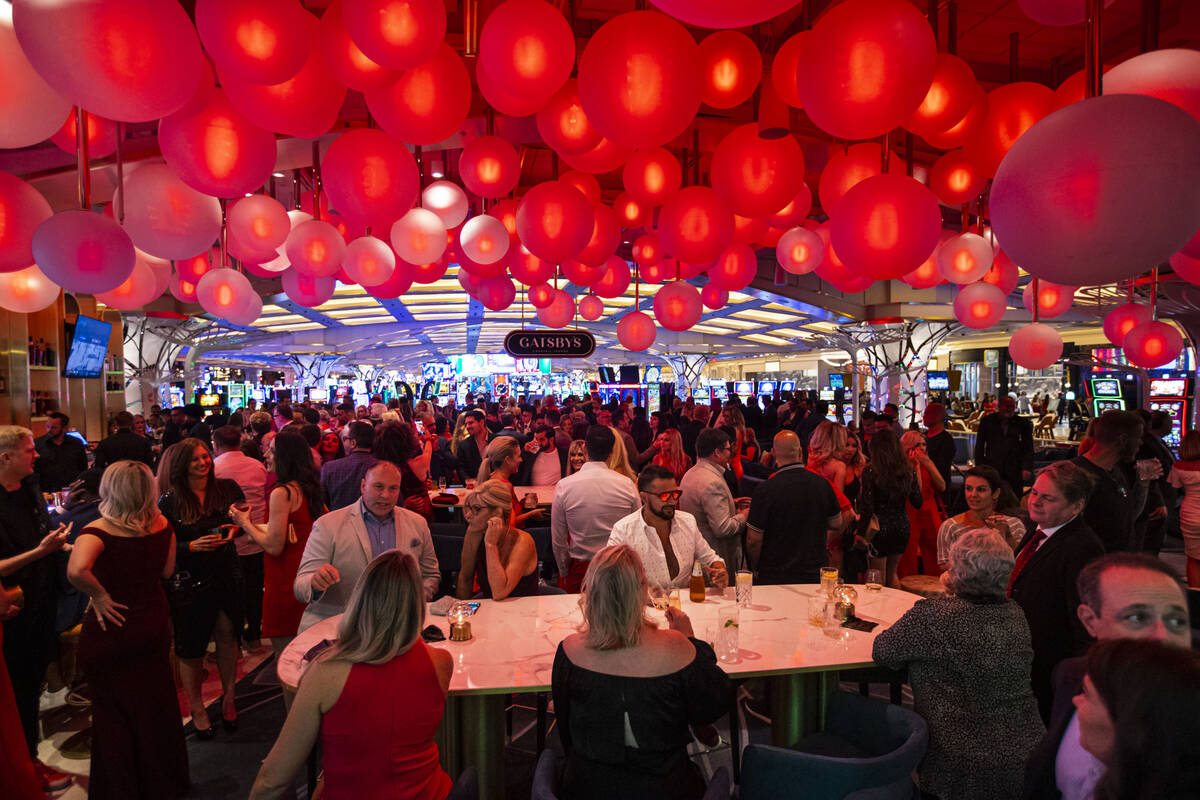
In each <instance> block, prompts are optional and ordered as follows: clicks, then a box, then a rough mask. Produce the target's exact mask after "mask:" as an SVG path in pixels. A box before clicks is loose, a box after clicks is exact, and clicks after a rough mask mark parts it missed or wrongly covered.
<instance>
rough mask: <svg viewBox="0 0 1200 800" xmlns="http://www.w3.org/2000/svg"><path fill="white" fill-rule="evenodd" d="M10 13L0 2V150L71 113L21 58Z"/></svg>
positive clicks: (48, 129)
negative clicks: (0, 86) (0, 77)
mask: <svg viewBox="0 0 1200 800" xmlns="http://www.w3.org/2000/svg"><path fill="white" fill-rule="evenodd" d="M12 13H13V12H12V6H11V5H10V4H8V3H0V75H3V76H4V93H3V94H0V150H7V149H16V148H19V147H29V146H30V145H34V144H37V143H38V142H40V141H42V140H44V139H48V138H50V136H52V135H53V134H54V132H55V131H56V130H58V129H59V128H60V127H61V126H62V122H63V119H64V118H65V117H66V116H67V114H69V113H71V101H70V100H67V99H66V98H65V97H63V96H62V95H60V94H59V93H58V92H56V91H55V90H54V89H53V88H51V86H50V84H48V83H46V80H45V78H43V77H42V76H41V75H39V74H38V73H37V70H35V69H34V68H33V65H32V64H30V63H29V59H28V58H26V57H25V53H24V51H23V50H21V45H20V44H19V43H18V42H17V35H16V33H14V32H13V25H12ZM28 285H30V286H32V285H33V284H32V283H29V284H28ZM30 296H31V297H32V296H33V295H30ZM43 308H44V306H43Z"/></svg>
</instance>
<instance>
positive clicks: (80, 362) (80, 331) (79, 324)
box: [63, 314, 112, 378]
mask: <svg viewBox="0 0 1200 800" xmlns="http://www.w3.org/2000/svg"><path fill="white" fill-rule="evenodd" d="M110 335H112V323H111V322H105V321H104V320H100V319H93V318H91V317H85V316H83V315H82V314H81V315H79V317H78V318H77V319H76V320H75V329H74V332H73V334H72V338H71V349H70V352H68V354H67V363H66V364H65V365H64V366H63V376H64V377H67V378H99V377H100V376H101V375H102V374H103V373H104V360H105V356H107V355H108V337H109V336H110Z"/></svg>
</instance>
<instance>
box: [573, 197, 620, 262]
mask: <svg viewBox="0 0 1200 800" xmlns="http://www.w3.org/2000/svg"><path fill="white" fill-rule="evenodd" d="M594 212H595V216H594V219H595V224H594V227H593V229H592V236H591V238H590V239H589V240H588V243H587V246H586V247H584V248H583V250H581V251H579V254H578V255H577V256H576V257H575V258H576V260H578V261H582V262H583V263H584V264H591V265H597V264H603V263H605V262H606V261H607V260H608V257H609V256H611V255H612V254H613V251H614V250H616V249H617V245H619V244H620V243H621V222H620V220H618V219H617V213H616V212H615V211H613V210H612V209H611V208H609V207H608V206H605V205H598V206H596V208H595V210H594Z"/></svg>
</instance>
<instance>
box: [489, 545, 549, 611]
mask: <svg viewBox="0 0 1200 800" xmlns="http://www.w3.org/2000/svg"><path fill="white" fill-rule="evenodd" d="M475 582H476V583H478V584H479V592H478V593H477V595H476V596H477V597H491V596H492V584H491V582H490V581H489V580H488V573H487V548H486V547H484V544H483V542H482V541H481V542H480V543H479V549H478V550H477V551H476V553H475ZM537 593H538V573H537V568H536V567H535V568H534V570H533V572H531V573H529V574H528V575H523V576H521V580H519V581H517V585H516V586H514V587H513V590H512V591H511V592H509V593H508V596H509V597H532V596H534V595H536V594H537Z"/></svg>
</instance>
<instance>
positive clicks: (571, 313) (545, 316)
mask: <svg viewBox="0 0 1200 800" xmlns="http://www.w3.org/2000/svg"><path fill="white" fill-rule="evenodd" d="M551 293H552V294H551V298H550V302H549V303H548V304H547V305H545V306H542V307H539V308H538V311H537V315H538V319H539V320H541V323H542V324H543V325H545V326H546V327H547V328H565V327H566V326H567V325H569V324H570V323H571V320H572V319H574V317H575V299H574V298H573V297H571V295H569V294H567V293H566V292H564V291H563V290H562V289H551Z"/></svg>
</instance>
